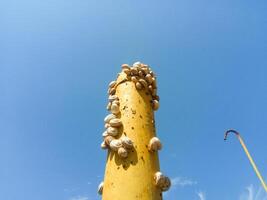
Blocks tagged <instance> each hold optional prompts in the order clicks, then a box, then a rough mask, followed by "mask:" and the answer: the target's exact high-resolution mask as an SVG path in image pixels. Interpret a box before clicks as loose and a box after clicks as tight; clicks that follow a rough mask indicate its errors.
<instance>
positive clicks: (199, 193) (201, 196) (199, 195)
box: [197, 191, 206, 200]
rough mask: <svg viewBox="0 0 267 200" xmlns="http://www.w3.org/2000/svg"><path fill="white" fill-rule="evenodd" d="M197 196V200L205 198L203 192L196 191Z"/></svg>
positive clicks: (204, 199)
mask: <svg viewBox="0 0 267 200" xmlns="http://www.w3.org/2000/svg"><path fill="white" fill-rule="evenodd" d="M197 195H198V197H199V200H206V195H205V193H204V192H201V191H200V192H198V193H197Z"/></svg>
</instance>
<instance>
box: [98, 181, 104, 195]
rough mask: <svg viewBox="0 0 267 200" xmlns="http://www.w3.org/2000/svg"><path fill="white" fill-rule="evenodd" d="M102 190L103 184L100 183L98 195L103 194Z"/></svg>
mask: <svg viewBox="0 0 267 200" xmlns="http://www.w3.org/2000/svg"><path fill="white" fill-rule="evenodd" d="M103 189H104V182H101V183H100V184H99V185H98V191H97V192H98V194H99V195H102V194H103Z"/></svg>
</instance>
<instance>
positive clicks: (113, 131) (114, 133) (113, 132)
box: [107, 127, 119, 137]
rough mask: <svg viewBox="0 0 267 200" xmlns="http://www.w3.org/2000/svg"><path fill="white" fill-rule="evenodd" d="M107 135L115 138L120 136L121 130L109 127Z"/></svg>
mask: <svg viewBox="0 0 267 200" xmlns="http://www.w3.org/2000/svg"><path fill="white" fill-rule="evenodd" d="M107 133H108V135H111V136H114V137H115V136H117V135H118V133H119V130H118V129H117V128H115V127H108V129H107Z"/></svg>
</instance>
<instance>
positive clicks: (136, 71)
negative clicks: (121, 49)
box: [131, 67, 138, 76]
mask: <svg viewBox="0 0 267 200" xmlns="http://www.w3.org/2000/svg"><path fill="white" fill-rule="evenodd" d="M131 75H133V76H134V75H138V69H137V68H136V67H132V68H131Z"/></svg>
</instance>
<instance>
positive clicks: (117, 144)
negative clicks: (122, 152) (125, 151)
mask: <svg viewBox="0 0 267 200" xmlns="http://www.w3.org/2000/svg"><path fill="white" fill-rule="evenodd" d="M109 147H110V148H111V150H113V151H118V149H119V148H120V147H122V143H121V141H120V140H116V139H115V140H112V141H111V142H110V143H109Z"/></svg>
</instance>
